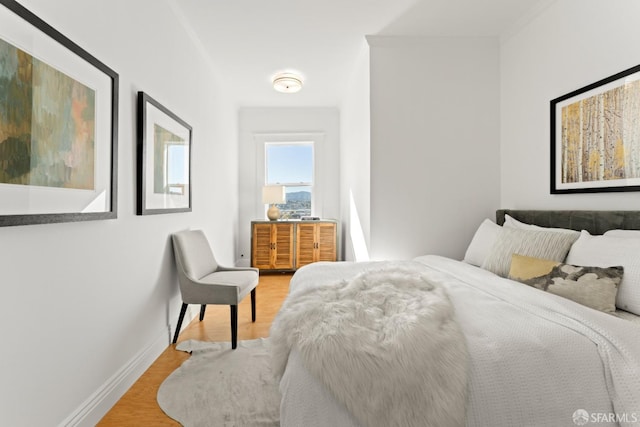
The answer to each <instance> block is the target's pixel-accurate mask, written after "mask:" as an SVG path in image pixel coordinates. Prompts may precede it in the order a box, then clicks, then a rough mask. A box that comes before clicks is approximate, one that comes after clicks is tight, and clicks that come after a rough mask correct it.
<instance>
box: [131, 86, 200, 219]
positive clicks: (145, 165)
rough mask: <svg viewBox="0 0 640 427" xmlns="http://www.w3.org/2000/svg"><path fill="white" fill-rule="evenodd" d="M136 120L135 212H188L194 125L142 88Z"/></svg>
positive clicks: (154, 213) (151, 213)
mask: <svg viewBox="0 0 640 427" xmlns="http://www.w3.org/2000/svg"><path fill="white" fill-rule="evenodd" d="M137 122H138V126H137V210H136V213H137V214H138V215H157V214H166V213H178V212H191V210H192V207H191V194H192V187H193V186H192V182H191V143H192V133H193V129H192V128H191V126H190V125H189V124H188V123H187V122H185V121H184V120H182V119H181V118H180V117H178V116H177V115H176V114H174V113H173V112H171V111H170V110H169V109H168V108H166V107H165V106H163V105H162V104H160V103H159V102H158V101H156V100H155V99H153V98H152V97H151V96H149V95H148V94H147V93H145V92H142V91H140V92H138V120H137ZM170 181H173V182H170Z"/></svg>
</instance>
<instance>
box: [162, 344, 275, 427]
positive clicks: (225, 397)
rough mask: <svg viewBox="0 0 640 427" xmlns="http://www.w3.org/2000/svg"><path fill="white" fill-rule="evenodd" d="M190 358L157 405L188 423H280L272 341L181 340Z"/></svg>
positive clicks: (192, 426) (236, 426)
mask: <svg viewBox="0 0 640 427" xmlns="http://www.w3.org/2000/svg"><path fill="white" fill-rule="evenodd" d="M176 349H178V350H182V351H187V352H189V351H191V352H192V354H191V357H190V358H189V359H188V360H186V361H185V362H184V363H183V364H182V366H180V367H179V368H178V369H176V370H175V371H174V372H173V373H171V375H169V376H168V377H167V379H165V380H164V382H163V383H162V384H161V385H160V389H159V390H158V397H157V398H158V404H159V405H160V407H161V408H162V410H163V411H164V412H165V413H166V414H167V415H168V416H169V417H171V418H173V419H174V420H176V421H178V422H179V423H180V424H182V425H184V426H186V427H199V426H202V427H204V426H207V427H209V426H225V427H232V426H233V427H242V426H246V427H254V426H255V427H267V426H269V427H271V426H274V427H275V426H279V425H280V421H279V419H280V417H279V413H280V393H279V391H278V385H277V383H276V381H275V379H274V378H273V374H272V371H271V353H270V350H269V340H268V339H266V338H259V339H255V340H249V341H238V347H237V348H236V349H235V350H231V343H228V342H224V343H216V342H202V341H195V340H188V341H183V342H181V343H179V344H178V346H177V347H176Z"/></svg>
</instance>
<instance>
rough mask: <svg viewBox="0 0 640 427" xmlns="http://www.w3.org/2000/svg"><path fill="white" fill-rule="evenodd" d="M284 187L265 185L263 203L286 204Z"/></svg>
mask: <svg viewBox="0 0 640 427" xmlns="http://www.w3.org/2000/svg"><path fill="white" fill-rule="evenodd" d="M284 202H285V195H284V185H265V186H264V187H262V203H265V204H272V203H284Z"/></svg>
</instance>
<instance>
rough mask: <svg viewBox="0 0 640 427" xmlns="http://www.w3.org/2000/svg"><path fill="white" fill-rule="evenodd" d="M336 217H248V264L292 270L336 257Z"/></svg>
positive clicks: (266, 268) (263, 267) (267, 268)
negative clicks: (264, 219) (255, 218)
mask: <svg viewBox="0 0 640 427" xmlns="http://www.w3.org/2000/svg"><path fill="white" fill-rule="evenodd" d="M337 225H338V223H337V221H334V220H318V221H251V266H252V267H257V268H259V269H260V270H267V271H268V270H272V271H278V270H281V271H287V270H289V271H293V270H296V269H297V268H300V267H303V266H305V265H307V264H311V263H312V262H317V261H336V259H337V253H338V248H337V228H338V227H337Z"/></svg>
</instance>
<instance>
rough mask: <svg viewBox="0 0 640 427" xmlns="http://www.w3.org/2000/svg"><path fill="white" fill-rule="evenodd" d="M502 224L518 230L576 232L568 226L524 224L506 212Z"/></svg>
mask: <svg viewBox="0 0 640 427" xmlns="http://www.w3.org/2000/svg"><path fill="white" fill-rule="evenodd" d="M504 226H505V227H508V228H517V229H519V230H544V231H557V232H560V233H576V230H570V229H568V228H551V227H540V226H539V225H534V224H525V223H524V222H520V221H518V220H517V219H515V218H514V217H512V216H509V215H508V214H504Z"/></svg>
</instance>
